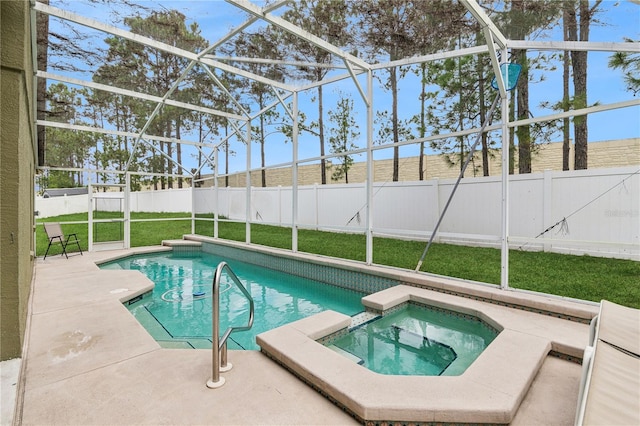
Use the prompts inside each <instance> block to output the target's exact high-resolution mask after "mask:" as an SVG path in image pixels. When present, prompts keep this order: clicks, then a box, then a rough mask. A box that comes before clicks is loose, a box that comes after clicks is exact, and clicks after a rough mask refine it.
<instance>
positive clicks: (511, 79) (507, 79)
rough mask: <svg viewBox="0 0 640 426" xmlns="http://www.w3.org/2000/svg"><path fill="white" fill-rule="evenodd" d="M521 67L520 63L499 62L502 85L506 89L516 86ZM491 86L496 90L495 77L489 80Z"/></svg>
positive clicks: (496, 81)
mask: <svg viewBox="0 0 640 426" xmlns="http://www.w3.org/2000/svg"><path fill="white" fill-rule="evenodd" d="M521 69H522V65H520V64H509V63H506V64H500V72H501V73H502V78H503V79H504V85H505V88H506V89H507V90H513V89H514V88H515V87H516V84H517V83H518V77H520V70H521ZM491 87H493V88H494V89H496V90H498V80H497V79H496V78H495V77H493V80H491Z"/></svg>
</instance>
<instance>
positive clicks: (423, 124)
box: [418, 63, 427, 180]
mask: <svg viewBox="0 0 640 426" xmlns="http://www.w3.org/2000/svg"><path fill="white" fill-rule="evenodd" d="M420 70H421V72H422V78H421V86H420V87H421V90H420V138H421V139H422V138H424V137H425V135H426V133H427V129H426V117H425V105H424V103H425V100H426V97H427V94H426V89H427V82H426V73H427V65H426V64H425V63H422V64H420ZM425 171H426V170H425V167H424V142H420V157H419V159H418V180H424V175H425Z"/></svg>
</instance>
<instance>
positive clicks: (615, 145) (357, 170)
mask: <svg viewBox="0 0 640 426" xmlns="http://www.w3.org/2000/svg"><path fill="white" fill-rule="evenodd" d="M493 154H494V156H493V157H492V158H491V159H490V161H489V172H490V175H491V176H500V174H501V173H502V170H501V164H500V157H501V156H500V151H499V150H496V151H494V152H493ZM516 155H517V154H516ZM573 155H574V154H573V144H572V145H571V149H570V153H569V168H570V169H571V170H573ZM424 158H425V166H424V167H425V177H424V178H425V180H427V179H434V178H439V179H452V178H456V177H458V173H460V169H459V166H458V165H456V166H454V167H450V166H449V164H447V162H446V161H445V160H444V158H443V157H442V156H440V155H425V156H424ZM418 160H419V157H405V158H401V159H400V164H399V170H400V179H399V180H400V181H417V180H418ZM637 164H640V138H633V139H623V140H615V141H602V142H591V143H589V169H602V168H611V167H624V166H631V165H637ZM475 165H476V167H477V173H476V176H482V160H481V158H480V154H479V153H476V161H475ZM531 168H532V173H539V172H544V171H545V170H562V143H549V144H545V145H541V146H539V147H538V150H537V151H536V152H535V154H534V155H533V158H532V165H531ZM373 172H374V180H375V181H376V182H390V181H391V180H392V176H393V175H392V173H393V160H376V161H375V162H374V167H373ZM517 173H518V167H517V166H516V174H517ZM465 176H466V177H473V176H474V174H473V163H470V164H469V167H468V168H467V171H466V172H465ZM365 177H366V165H365V163H363V162H355V163H354V164H353V166H352V167H351V168H350V169H349V183H359V182H364V181H365ZM245 178H246V174H245V173H236V174H233V175H231V176H229V186H232V187H244V186H245ZM261 182H262V180H261V177H260V172H259V171H257V172H252V173H251V183H252V185H253V186H260V185H261ZM314 183H320V165H319V164H312V165H301V166H299V167H298V185H313V184H314ZM327 183H344V179H342V180H340V181H338V182H334V181H331V172H330V171H327ZM218 184H219V185H221V186H224V178H220V180H219V183H218ZM212 185H213V181H212V180H207V181H205V182H204V183H203V185H202V186H205V187H207V186H212ZM290 185H291V168H290V167H283V168H279V169H269V170H267V186H290Z"/></svg>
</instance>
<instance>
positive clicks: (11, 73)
mask: <svg viewBox="0 0 640 426" xmlns="http://www.w3.org/2000/svg"><path fill="white" fill-rule="evenodd" d="M0 23H1V25H0V43H1V46H0V52H1V56H0V65H1V74H0V83H1V89H0V90H1V92H0V114H1V115H0V129H1V130H0V188H1V192H0V291H1V295H0V296H1V297H0V304H1V305H0V308H1V309H0V315H1V317H0V319H1V323H0V360H6V359H11V358H16V357H20V355H21V349H22V341H23V337H24V331H25V324H26V318H27V301H28V299H29V292H30V289H31V278H32V275H33V256H32V251H33V222H34V218H33V198H34V197H33V174H34V169H35V160H34V148H33V139H32V126H31V122H32V121H33V120H32V109H31V105H32V102H31V101H32V99H33V97H32V95H33V93H32V92H33V90H32V89H33V87H32V77H31V76H32V75H33V66H32V59H31V44H30V34H31V29H30V16H29V2H28V0H9V1H6V0H2V1H0Z"/></svg>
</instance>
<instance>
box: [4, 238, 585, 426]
mask: <svg viewBox="0 0 640 426" xmlns="http://www.w3.org/2000/svg"><path fill="white" fill-rule="evenodd" d="M158 249H159V247H151V248H145V249H136V250H128V251H123V250H120V251H117V252H97V253H85V254H84V256H79V255H74V256H72V257H70V258H69V259H68V260H67V259H65V258H64V257H61V256H54V257H48V258H47V259H46V260H45V261H43V260H42V259H38V261H37V265H36V271H35V278H34V283H33V294H32V300H31V310H30V315H29V321H28V329H27V334H26V340H27V342H26V345H25V351H24V354H23V359H22V367H21V375H20V377H19V382H18V385H17V386H16V388H17V395H16V410H15V417H14V424H18V425H20V424H23V425H39V424H64V425H70V424H78V425H79V424H83V425H86V424H357V421H356V420H355V419H354V418H352V417H351V416H350V415H349V414H348V413H346V412H345V411H343V410H342V409H341V408H339V407H338V406H336V405H334V404H332V403H331V402H330V401H329V400H327V399H326V398H324V397H323V396H322V395H321V394H320V393H318V392H316V391H314V390H313V389H312V388H311V387H309V386H307V385H306V384H305V383H303V382H302V381H301V380H299V379H298V378H297V377H295V376H294V375H293V374H291V373H289V372H288V371H287V370H285V369H284V368H283V367H281V366H279V365H278V364H276V363H275V362H273V361H272V360H270V359H269V358H268V357H266V356H265V355H263V354H262V353H260V352H257V351H230V352H229V361H230V362H231V363H232V364H233V369H232V370H231V371H230V372H227V373H223V374H222V376H223V377H225V379H226V382H225V385H224V386H222V387H221V388H219V389H215V390H212V389H208V388H207V387H206V386H205V383H206V381H207V379H208V378H209V377H210V375H211V352H210V351H208V350H180V349H163V348H161V347H160V346H159V345H158V344H157V343H156V342H155V341H154V340H153V339H152V338H151V337H150V336H149V335H148V334H147V332H146V330H145V329H144V328H143V327H142V326H141V325H140V324H139V323H138V322H137V321H136V320H135V319H134V318H133V317H132V316H131V315H130V314H129V312H128V311H127V309H126V308H125V307H124V306H123V305H122V301H124V300H128V299H130V298H132V297H134V296H136V295H138V294H141V293H144V292H146V291H148V290H149V289H151V288H152V286H153V284H152V283H151V282H150V281H149V280H148V279H147V278H146V277H144V276H142V275H141V274H139V273H138V272H135V271H101V270H99V269H98V268H97V266H96V264H95V262H99V261H103V260H105V259H109V258H113V257H114V256H120V255H123V254H125V253H133V252H134V251H135V252H141V251H145V250H154V251H157V250H158ZM567 303H571V302H567ZM584 309H587V310H588V309H591V307H590V306H586V307H585V308H584ZM593 311H594V312H596V311H597V310H596V308H595V307H593ZM523 313H525V312H523ZM526 314H527V316H529V317H530V316H531V313H529V312H527V313H526ZM537 317H539V318H537V319H536V324H535V327H536V328H544V327H546V325H545V324H549V326H553V327H555V328H558V320H557V319H555V318H552V317H549V316H545V315H537ZM548 320H554V321H550V322H548V323H547V321H548ZM562 322H566V325H567V329H566V330H557V331H558V332H559V333H565V334H566V333H567V332H569V333H571V334H575V336H574V337H575V340H576V341H580V342H581V341H584V344H585V345H586V343H587V341H588V326H587V325H584V324H577V323H575V322H569V321H562ZM497 368H504V366H498V367H497ZM580 372H581V367H580V365H579V364H576V363H574V362H571V361H567V360H563V359H560V358H557V357H553V356H547V357H546V359H545V361H544V363H543V364H542V366H541V368H540V370H539V371H538V373H537V375H536V376H535V378H534V380H533V382H532V385H531V387H530V389H529V391H528V393H527V394H526V395H525V397H524V399H523V401H522V403H521V405H520V407H519V409H518V411H517V413H516V416H515V417H514V420H513V421H512V423H511V424H518V425H535V424H540V425H542V424H545V425H549V424H557V425H569V424H573V421H574V416H575V408H576V402H577V395H578V385H579V381H580ZM6 397H7V396H6V395H5V393H4V386H3V396H2V398H3V406H4V404H5V398H6ZM468 402H469V401H460V404H467V403H468ZM3 409H4V407H3Z"/></svg>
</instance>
